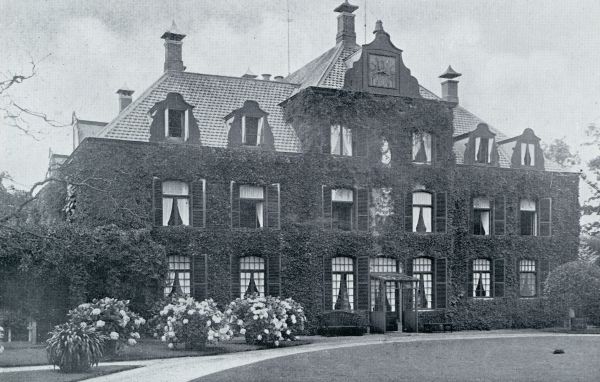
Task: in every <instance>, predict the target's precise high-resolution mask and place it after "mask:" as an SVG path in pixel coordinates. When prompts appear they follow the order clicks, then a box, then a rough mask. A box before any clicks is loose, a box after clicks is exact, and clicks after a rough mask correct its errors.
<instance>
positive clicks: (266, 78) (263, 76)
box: [262, 74, 271, 81]
mask: <svg viewBox="0 0 600 382" xmlns="http://www.w3.org/2000/svg"><path fill="white" fill-rule="evenodd" d="M262 79H263V80H265V81H271V75H270V74H263V75H262Z"/></svg>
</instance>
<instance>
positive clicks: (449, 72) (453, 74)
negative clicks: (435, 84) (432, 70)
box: [439, 65, 462, 80]
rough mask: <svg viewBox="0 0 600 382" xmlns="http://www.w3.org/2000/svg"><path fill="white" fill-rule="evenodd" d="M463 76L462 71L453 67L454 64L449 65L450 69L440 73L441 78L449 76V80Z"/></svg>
mask: <svg viewBox="0 0 600 382" xmlns="http://www.w3.org/2000/svg"><path fill="white" fill-rule="evenodd" d="M460 76H462V74H461V73H458V72H457V71H456V70H454V69H452V66H450V65H448V69H446V71H445V72H444V73H442V74H441V75H440V77H439V78H447V79H449V80H451V79H453V78H456V77H460Z"/></svg>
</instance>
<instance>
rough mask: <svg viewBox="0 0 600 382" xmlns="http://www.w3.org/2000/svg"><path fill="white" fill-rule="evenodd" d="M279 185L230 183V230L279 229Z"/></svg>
mask: <svg viewBox="0 0 600 382" xmlns="http://www.w3.org/2000/svg"><path fill="white" fill-rule="evenodd" d="M279 192H280V187H279V183H274V184H269V185H266V186H259V185H249V184H241V185H240V184H237V183H236V182H231V215H230V216H231V228H253V229H256V228H272V229H279V228H280V224H279V220H280V219H279V216H280V205H279Z"/></svg>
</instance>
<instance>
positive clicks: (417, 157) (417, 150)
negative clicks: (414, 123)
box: [412, 132, 431, 163]
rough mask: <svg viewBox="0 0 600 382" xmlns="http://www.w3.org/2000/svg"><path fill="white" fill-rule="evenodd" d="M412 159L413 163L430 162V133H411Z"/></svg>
mask: <svg viewBox="0 0 600 382" xmlns="http://www.w3.org/2000/svg"><path fill="white" fill-rule="evenodd" d="M412 159H413V162H415V163H431V134H429V133H425V132H416V133H413V136H412Z"/></svg>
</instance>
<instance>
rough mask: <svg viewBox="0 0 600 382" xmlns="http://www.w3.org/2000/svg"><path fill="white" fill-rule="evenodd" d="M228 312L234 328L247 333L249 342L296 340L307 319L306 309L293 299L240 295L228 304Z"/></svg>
mask: <svg viewBox="0 0 600 382" xmlns="http://www.w3.org/2000/svg"><path fill="white" fill-rule="evenodd" d="M227 313H228V314H229V316H230V322H231V323H232V326H233V329H234V331H235V332H236V333H239V334H242V335H245V337H246V342H248V343H251V344H259V345H266V346H279V344H280V342H281V341H295V340H297V339H298V332H300V331H302V330H304V323H305V322H306V316H305V315H304V309H303V308H302V306H301V305H300V304H299V303H297V302H296V301H294V300H292V299H291V298H288V299H285V300H282V299H280V298H278V297H271V296H267V297H259V296H257V295H253V296H250V297H246V298H243V299H242V298H238V299H237V300H235V301H233V302H231V303H230V304H229V308H228V309H227Z"/></svg>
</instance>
